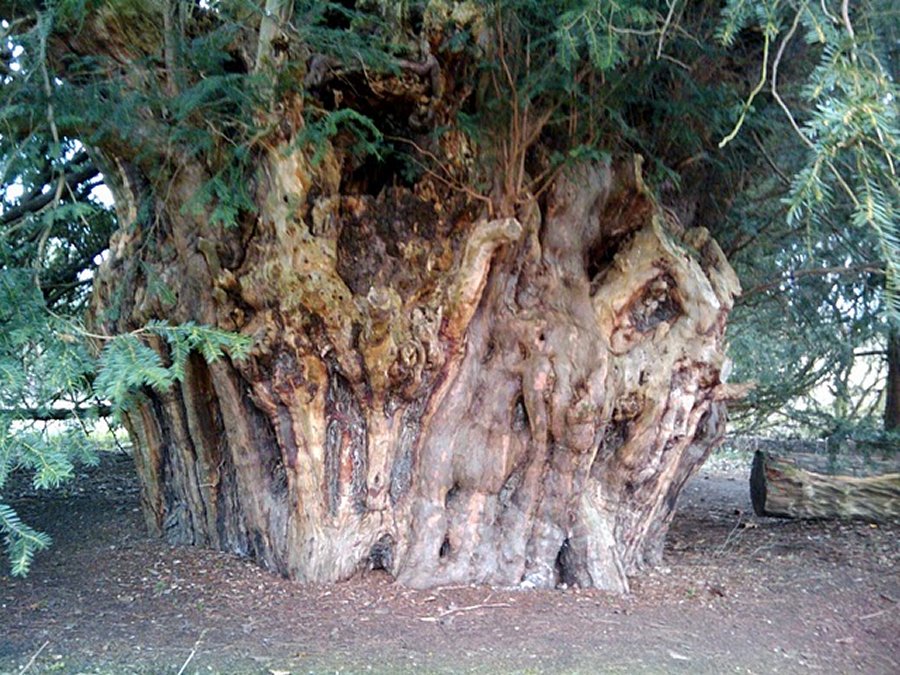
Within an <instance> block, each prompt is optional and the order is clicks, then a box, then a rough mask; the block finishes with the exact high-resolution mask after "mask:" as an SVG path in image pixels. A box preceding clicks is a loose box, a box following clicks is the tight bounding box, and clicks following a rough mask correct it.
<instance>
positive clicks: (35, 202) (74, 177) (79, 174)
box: [0, 164, 100, 225]
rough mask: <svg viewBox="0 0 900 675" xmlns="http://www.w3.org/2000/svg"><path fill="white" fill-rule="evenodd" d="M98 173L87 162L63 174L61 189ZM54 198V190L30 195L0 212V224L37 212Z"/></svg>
mask: <svg viewBox="0 0 900 675" xmlns="http://www.w3.org/2000/svg"><path fill="white" fill-rule="evenodd" d="M99 174H100V170H99V169H98V168H97V167H95V166H94V165H93V164H88V165H87V166H86V167H84V168H83V169H80V170H79V171H76V172H75V173H70V174H63V176H62V177H63V178H64V184H63V189H68V190H71V189H72V188H73V187H76V186H78V185H79V184H81V183H84V182H86V181H89V180H91V179H92V178H95V177H96V176H98V175H99ZM58 185H59V184H58V183H57V186H58ZM54 198H55V191H50V192H43V193H38V194H37V195H35V196H34V197H30V198H28V199H26V200H25V201H22V202H20V203H19V204H17V205H16V206H14V207H12V208H11V209H7V210H6V211H4V212H3V214H0V224H2V225H9V224H10V223H12V222H13V221H15V220H18V219H19V218H21V217H22V216H25V215H27V214H29V213H37V212H39V211H40V210H41V209H43V208H44V207H46V206H47V205H48V204H51V203H52V202H53V201H54Z"/></svg>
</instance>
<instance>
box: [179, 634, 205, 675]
mask: <svg viewBox="0 0 900 675" xmlns="http://www.w3.org/2000/svg"><path fill="white" fill-rule="evenodd" d="M204 635H206V629H205V628H204V629H203V630H202V631H200V637H198V638H197V641H196V642H195V643H194V647H193V649H191V653H190V654H188V657H187V658H186V659H185V660H184V663H182V664H181V670H179V671H178V675H182V673H184V671H185V669H186V668H187V667H188V664H189V663H190V662H191V659H193V658H194V655H195V654H196V653H197V647H199V646H200V641H201V640H202V639H203V636H204Z"/></svg>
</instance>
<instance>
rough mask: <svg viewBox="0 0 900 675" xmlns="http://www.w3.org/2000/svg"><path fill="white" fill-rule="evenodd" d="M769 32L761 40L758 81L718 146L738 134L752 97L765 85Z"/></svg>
mask: <svg viewBox="0 0 900 675" xmlns="http://www.w3.org/2000/svg"><path fill="white" fill-rule="evenodd" d="M769 42H770V40H769V33H768V31H767V32H765V36H764V42H763V65H762V73H761V74H760V77H759V82H758V83H757V84H756V86H755V87H754V88H753V91H751V92H750V96H749V98H747V100H746V101H745V102H744V107H743V109H742V110H741V115H740V117H738V121H737V123H736V124H735V125H734V129H732V130H731V133H730V134H728V135H727V136H726V137H725V138H723V139H722V140H721V141H719V147H720V148H724V147H725V146H726V145H728V144H729V143H731V141H733V140H734V138H735V136H737V135H738V132H739V131H740V130H741V127H742V126H744V120H745V119H746V117H747V111H748V110H750V106H751V105H753V99H755V98H756V96H757V94H759V92H761V91H762V88H763V87H764V86H766V73H767V71H768V69H769Z"/></svg>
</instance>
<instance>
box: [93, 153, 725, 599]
mask: <svg viewBox="0 0 900 675" xmlns="http://www.w3.org/2000/svg"><path fill="white" fill-rule="evenodd" d="M326 161H327V160H326ZM266 162H267V166H266V170H265V171H264V172H263V173H264V175H265V176H266V179H265V180H264V181H263V183H262V184H261V185H260V186H259V187H258V201H259V212H258V214H257V217H256V218H255V219H254V220H253V222H252V223H250V224H247V225H245V226H242V227H240V228H235V229H232V230H226V229H223V228H221V227H218V228H217V227H214V226H213V225H211V224H209V222H208V220H204V219H201V218H199V217H198V218H193V217H191V216H190V215H186V214H188V213H189V210H186V209H184V208H182V204H184V203H186V201H187V200H188V199H189V198H190V195H191V193H192V191H193V190H194V189H195V188H196V185H197V182H198V181H200V180H201V179H200V178H198V177H197V176H193V177H192V170H191V168H190V167H185V168H184V170H183V171H182V173H181V174H180V175H179V178H178V180H177V181H173V184H172V186H171V189H170V192H169V194H167V196H166V201H165V202H164V203H162V202H155V203H154V206H153V208H152V209H151V211H153V213H154V215H155V218H154V225H153V228H143V229H142V228H140V227H138V228H136V229H135V228H133V229H129V230H127V232H126V231H125V230H123V232H122V233H121V234H120V235H119V236H118V237H117V239H116V240H115V241H114V245H113V255H112V256H111V258H110V260H109V261H108V262H107V263H106V264H105V266H104V268H103V270H102V272H101V275H100V279H99V281H98V283H97V290H96V303H95V309H96V310H97V315H98V316H99V315H101V311H100V310H102V308H103V307H105V306H109V305H110V304H111V302H112V301H111V298H113V297H116V298H118V300H117V302H119V305H120V306H119V311H118V316H120V317H124V318H120V319H119V320H118V323H115V322H110V323H108V324H107V326H106V328H107V330H122V329H123V328H127V327H128V326H131V325H138V324H140V323H141V322H142V321H145V320H147V319H148V318H151V317H155V316H166V317H169V318H171V319H173V320H175V321H184V320H188V319H191V320H195V321H200V322H204V323H208V324H213V325H217V326H220V327H223V328H228V329H231V330H236V331H240V332H242V333H245V334H247V335H252V336H253V338H254V340H255V347H254V349H253V353H252V355H251V357H250V358H248V359H246V360H243V361H240V362H228V361H226V360H220V361H218V362H214V363H212V364H207V363H205V362H204V361H203V360H202V359H201V358H199V357H196V358H193V359H192V360H191V361H190V365H189V368H188V370H187V373H186V376H185V378H184V381H183V383H181V384H180V385H179V386H176V387H175V388H174V389H173V390H172V391H170V392H168V393H166V394H164V395H159V394H156V393H154V392H149V391H148V392H147V393H146V397H145V398H144V399H143V401H142V403H141V404H140V406H139V407H138V408H137V409H136V410H135V411H134V412H133V413H131V414H130V415H128V425H129V428H130V430H131V432H132V434H133V436H134V439H135V441H136V443H135V458H136V462H137V466H138V469H139V473H140V479H141V483H142V488H143V491H142V503H143V510H144V514H145V516H146V520H147V522H148V524H149V526H150V528H151V529H152V530H154V531H156V532H159V533H162V534H164V535H165V537H166V538H167V539H168V540H170V541H172V542H180V543H189V544H196V545H203V546H212V547H216V548H220V549H224V550H228V551H233V552H235V553H238V554H240V555H249V556H252V557H254V558H256V559H258V560H259V561H260V562H261V563H262V564H263V565H265V566H266V567H267V568H269V569H272V570H275V571H277V572H280V573H282V574H285V575H287V576H289V577H291V578H294V579H299V580H306V581H333V580H338V579H343V578H346V577H349V576H350V575H353V574H354V573H357V572H359V571H361V570H365V569H372V568H376V569H377V568H381V569H384V570H387V571H388V572H389V573H390V574H391V575H393V576H394V577H395V578H397V579H398V580H399V581H400V582H401V583H404V584H408V585H410V586H414V587H424V586H432V585H438V584H448V583H489V584H499V585H512V584H524V585H534V586H539V587H547V586H553V585H555V584H557V583H568V584H579V585H582V586H595V587H600V588H604V589H610V590H614V591H624V590H626V589H627V588H628V577H629V575H632V574H634V573H635V572H637V571H639V570H641V569H642V568H644V567H646V566H647V565H652V564H653V563H655V562H657V561H659V559H660V556H661V552H662V545H663V539H664V536H665V533H666V530H667V527H668V525H669V522H670V520H671V518H672V515H673V510H674V508H675V503H676V500H677V497H678V493H679V491H680V490H681V488H682V486H683V485H684V483H685V481H686V480H687V479H688V477H689V476H690V475H691V474H692V472H693V471H694V470H695V469H696V468H697V467H698V466H699V465H700V464H701V463H702V462H703V460H704V459H705V457H706V456H707V454H708V453H709V451H710V450H711V448H712V447H713V446H714V445H715V443H716V442H717V441H718V440H719V438H720V437H721V435H722V432H723V427H724V420H725V412H724V403H723V401H724V400H725V399H727V398H729V397H730V396H731V394H732V391H731V389H730V388H729V385H726V384H723V383H722V380H723V379H724V378H723V376H722V369H723V365H724V360H725V359H724V355H723V351H724V344H723V334H724V329H725V320H726V315H727V314H728V312H729V310H730V309H731V307H732V301H733V298H734V296H735V295H736V294H737V293H738V292H739V286H738V281H737V279H736V277H735V275H734V273H733V271H732V270H731V268H730V267H729V265H728V263H727V261H726V260H725V259H724V256H723V255H722V252H721V250H720V249H719V247H718V245H717V244H716V243H715V242H714V241H713V240H712V239H711V238H710V237H709V235H708V233H707V232H706V230H704V229H690V230H687V231H683V230H682V229H681V228H680V226H678V224H677V221H676V220H675V219H674V218H672V217H670V216H669V215H668V214H666V213H665V212H664V211H663V210H662V209H661V208H660V206H659V205H658V204H657V203H656V202H655V201H654V200H653V198H652V197H651V195H650V193H649V192H648V190H647V189H646V188H645V186H644V184H643V182H642V179H641V173H640V163H639V161H637V160H633V159H629V160H622V161H619V162H616V163H613V164H605V163H585V164H581V165H578V166H575V167H573V168H572V169H570V170H569V171H568V172H567V173H565V174H564V175H563V176H562V177H560V178H559V179H557V180H556V182H555V183H554V184H553V186H552V187H551V188H550V189H549V190H548V191H547V192H546V193H545V194H544V195H543V196H542V198H541V199H539V200H537V199H536V200H532V201H531V202H529V203H527V204H525V205H524V206H522V207H520V208H518V209H517V211H516V212H515V215H514V217H507V218H491V217H489V216H487V215H485V213H484V212H482V211H481V209H483V208H484V207H483V204H482V203H481V202H479V201H478V200H466V199H464V198H460V199H456V200H455V201H454V200H452V199H451V200H449V201H448V200H445V199H440V198H438V197H437V196H435V194H434V193H433V191H430V190H429V189H426V188H428V186H429V185H430V184H429V183H428V182H427V181H425V182H423V183H422V184H420V185H419V186H418V187H417V188H415V189H408V188H391V187H386V188H384V189H383V190H381V191H380V192H379V194H378V195H377V196H374V195H346V194H344V195H342V194H341V193H340V182H339V178H340V177H339V175H338V174H339V172H338V171H331V172H330V173H329V170H328V167H327V166H325V167H324V168H323V167H319V168H318V169H316V170H313V169H312V167H311V166H310V165H309V163H308V162H307V160H306V159H304V158H303V156H302V155H301V154H299V153H294V154H285V153H284V152H283V151H279V152H273V153H272V154H271V155H270V156H269V158H268V159H267V160H266ZM329 176H331V177H329ZM123 184H124V181H123ZM432 187H433V186H432ZM121 192H122V190H121V186H120V193H121ZM133 199H134V198H133ZM119 208H120V210H121V209H127V208H129V207H128V200H127V199H120V200H119ZM154 209H155V210H154ZM133 220H134V218H131V219H127V218H123V222H131V221H133ZM151 230H152V236H153V237H154V238H155V246H153V247H143V248H142V244H143V242H144V241H145V240H146V238H147V237H148V236H151ZM150 250H153V251H155V253H152V254H151V253H148V252H147V251H150ZM147 269H152V270H154V271H155V273H156V274H158V275H159V276H160V277H161V278H162V279H163V281H164V282H165V283H166V284H168V285H169V286H170V287H171V288H173V289H176V290H177V300H176V301H175V302H174V303H173V304H171V305H168V306H166V305H165V304H164V301H163V300H161V299H160V298H159V297H157V295H154V294H153V293H151V292H150V290H149V284H148V282H147V278H148V276H147V274H145V273H144V272H142V271H141V270H144V271H146V270H147ZM123 298H124V299H123ZM159 348H160V349H161V350H162V349H164V347H163V345H159Z"/></svg>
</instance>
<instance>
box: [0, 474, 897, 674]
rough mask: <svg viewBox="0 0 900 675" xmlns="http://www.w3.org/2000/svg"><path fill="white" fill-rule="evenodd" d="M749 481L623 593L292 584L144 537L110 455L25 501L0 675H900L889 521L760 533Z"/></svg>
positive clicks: (691, 518) (8, 588)
mask: <svg viewBox="0 0 900 675" xmlns="http://www.w3.org/2000/svg"><path fill="white" fill-rule="evenodd" d="M749 466H750V457H749V456H747V457H744V458H742V459H740V460H739V461H733V462H729V461H723V460H716V461H713V462H712V463H711V464H709V465H707V467H705V468H704V469H703V470H702V471H701V472H700V474H699V475H698V476H697V477H696V478H695V479H694V480H693V481H692V482H691V484H690V485H689V486H688V487H687V488H686V491H685V493H684V495H683V496H682V499H681V505H680V509H679V513H678V515H677V516H676V519H675V522H674V524H673V527H672V532H671V536H670V537H669V542H668V547H667V550H666V558H665V563H664V566H662V567H660V568H658V569H656V570H654V571H652V572H650V573H648V574H647V575H646V576H644V577H641V578H639V579H635V580H634V583H633V591H632V593H631V594H630V595H628V596H625V597H618V596H612V595H608V594H604V593H600V592H596V591H589V590H582V589H559V590H556V591H534V590H528V591H525V590H510V589H491V588H482V587H463V588H446V589H441V590H435V591H431V592H421V591H410V590H406V589H403V588H400V587H399V586H397V585H395V584H393V583H391V581H390V579H389V578H388V577H387V576H385V575H383V574H381V573H374V574H369V575H365V576H363V577H361V578H359V579H356V580H353V581H350V582H347V583H343V584H339V585H336V586H332V587H324V586H303V585H299V584H294V583H291V582H288V581H285V580H283V579H280V578H275V577H273V576H271V575H269V574H267V573H266V572H264V571H262V570H260V569H259V568H257V567H256V566H255V565H254V564H253V563H251V562H248V561H246V560H239V559H237V558H234V557H232V556H228V555H225V554H221V553H215V552H211V551H205V550H200V549H193V548H175V547H171V546H168V545H166V544H164V543H162V542H160V541H158V540H154V539H149V538H147V536H146V535H145V534H144V530H143V527H142V521H141V518H140V514H139V513H138V511H137V488H136V486H135V484H134V479H133V477H132V475H131V470H130V469H131V467H130V460H128V458H126V457H123V456H108V457H107V458H106V459H105V460H104V461H103V462H102V463H101V465H100V466H99V467H97V468H95V469H86V470H83V471H81V472H80V475H79V477H78V479H77V480H76V481H75V482H74V483H72V484H69V486H68V487H67V488H66V490H65V491H64V492H60V493H58V494H55V495H54V496H52V497H51V498H49V499H48V498H47V496H46V495H44V496H42V497H41V499H37V498H36V496H35V495H34V494H33V493H31V491H30V490H29V489H28V488H27V487H24V488H22V489H21V490H20V494H19V496H18V497H17V499H16V501H15V506H16V507H17V508H18V509H19V511H20V513H21V515H22V516H24V517H27V518H28V519H29V522H31V523H32V524H36V525H38V526H39V527H41V528H43V529H44V530H45V531H47V532H49V533H50V534H51V535H52V536H53V538H54V547H53V548H52V549H51V550H50V551H48V552H46V553H44V554H41V555H40V556H39V558H38V559H37V561H36V563H35V565H34V568H33V570H32V572H31V575H30V576H29V577H28V578H26V579H24V580H23V579H13V578H10V577H8V576H0V672H10V673H20V672H22V671H23V669H25V670H26V671H27V672H29V673H38V672H57V673H78V672H84V673H98V672H99V673H175V674H178V673H207V672H216V673H269V674H272V675H279V674H284V673H307V672H314V673H324V672H382V673H414V672H415V673H421V672H426V673H456V672H484V673H502V672H517V673H544V672H566V673H598V672H603V673H605V672H608V673H643V672H646V673H806V672H822V673H848V672H863V673H900V604H898V601H900V565H898V563H900V537H898V534H900V523H893V524H887V525H880V526H877V527H876V526H873V525H869V524H866V523H835V522H791V521H779V520H771V519H759V518H756V517H755V516H754V515H753V514H752V510H751V508H750V503H749V496H748V489H747V474H748V471H749ZM4 573H5V571H4Z"/></svg>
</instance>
